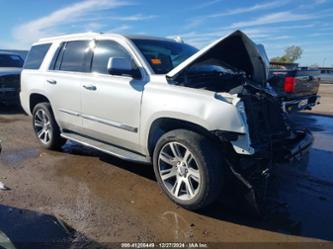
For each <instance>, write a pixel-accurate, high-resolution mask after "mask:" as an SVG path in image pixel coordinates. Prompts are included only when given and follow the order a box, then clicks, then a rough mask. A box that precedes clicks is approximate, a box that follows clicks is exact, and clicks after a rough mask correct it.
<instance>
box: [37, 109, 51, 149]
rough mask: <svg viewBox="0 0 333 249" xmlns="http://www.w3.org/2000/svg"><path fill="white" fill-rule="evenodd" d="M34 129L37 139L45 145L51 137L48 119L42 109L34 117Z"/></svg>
mask: <svg viewBox="0 0 333 249" xmlns="http://www.w3.org/2000/svg"><path fill="white" fill-rule="evenodd" d="M34 128H35V131H36V134H37V137H38V139H39V140H40V141H41V142H42V143H43V144H47V143H49V142H50V140H51V138H52V137H51V136H52V126H51V122H50V118H49V117H48V116H47V114H46V112H45V111H44V110H42V109H40V110H38V111H37V112H36V113H35V117H34Z"/></svg>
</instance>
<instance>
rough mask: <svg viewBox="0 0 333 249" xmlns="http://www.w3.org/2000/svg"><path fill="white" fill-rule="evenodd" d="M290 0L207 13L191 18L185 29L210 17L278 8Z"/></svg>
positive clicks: (198, 24)
mask: <svg viewBox="0 0 333 249" xmlns="http://www.w3.org/2000/svg"><path fill="white" fill-rule="evenodd" d="M288 2H289V0H279V1H272V2H268V3H257V4H255V5H253V6H247V7H241V8H236V9H229V10H227V11H224V12H220V13H215V14H210V15H205V16H198V17H195V18H192V19H190V20H189V22H188V24H186V25H185V26H184V28H185V29H192V28H195V27H198V26H200V25H201V24H203V23H204V22H206V21H207V19H210V18H218V17H223V16H233V15H239V14H244V13H250V12H255V11H258V10H267V9H272V8H276V7H279V6H282V5H285V4H287V3H288ZM206 4H208V3H206Z"/></svg>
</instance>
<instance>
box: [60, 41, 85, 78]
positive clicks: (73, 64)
mask: <svg viewBox="0 0 333 249" xmlns="http://www.w3.org/2000/svg"><path fill="white" fill-rule="evenodd" d="M89 43H90V41H72V42H67V43H66V46H65V47H64V52H63V55H62V61H61V65H60V70H63V71H73V72H88V71H89V67H90V61H89V57H90V56H91V49H90V48H89Z"/></svg>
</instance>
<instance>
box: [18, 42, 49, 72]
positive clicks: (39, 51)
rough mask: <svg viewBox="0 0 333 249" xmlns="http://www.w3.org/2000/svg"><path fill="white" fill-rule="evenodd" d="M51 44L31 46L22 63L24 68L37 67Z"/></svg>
mask: <svg viewBox="0 0 333 249" xmlns="http://www.w3.org/2000/svg"><path fill="white" fill-rule="evenodd" d="M50 46H51V44H41V45H36V46H33V47H32V48H31V50H30V52H29V54H28V57H27V60H26V62H25V64H24V68H25V69H39V67H40V65H42V62H43V60H44V57H45V55H46V53H47V51H48V50H49V48H50Z"/></svg>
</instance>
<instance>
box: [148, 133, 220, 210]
mask: <svg viewBox="0 0 333 249" xmlns="http://www.w3.org/2000/svg"><path fill="white" fill-rule="evenodd" d="M153 165H154V171H155V175H156V178H157V181H158V183H159V185H160V186H161V188H162V189H163V191H164V192H165V193H166V194H167V196H168V197H169V198H170V199H171V200H173V201H174V202H175V203H177V204H179V205H180V206H182V207H184V208H186V209H190V210H197V209H201V208H203V207H205V206H207V205H209V204H211V203H212V202H214V201H215V200H216V199H217V197H218V196H219V194H220V193H221V189H222V184H223V167H224V165H223V162H222V157H221V153H220V152H219V150H218V146H217V145H216V144H215V143H214V142H212V141H210V140H209V139H208V138H206V137H205V136H203V135H201V134H199V133H196V132H193V131H190V130H183V129H179V130H173V131H170V132H167V133H166V134H164V135H163V136H162V137H161V138H160V139H159V141H158V142H157V145H156V147H155V150H154V155H153Z"/></svg>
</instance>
